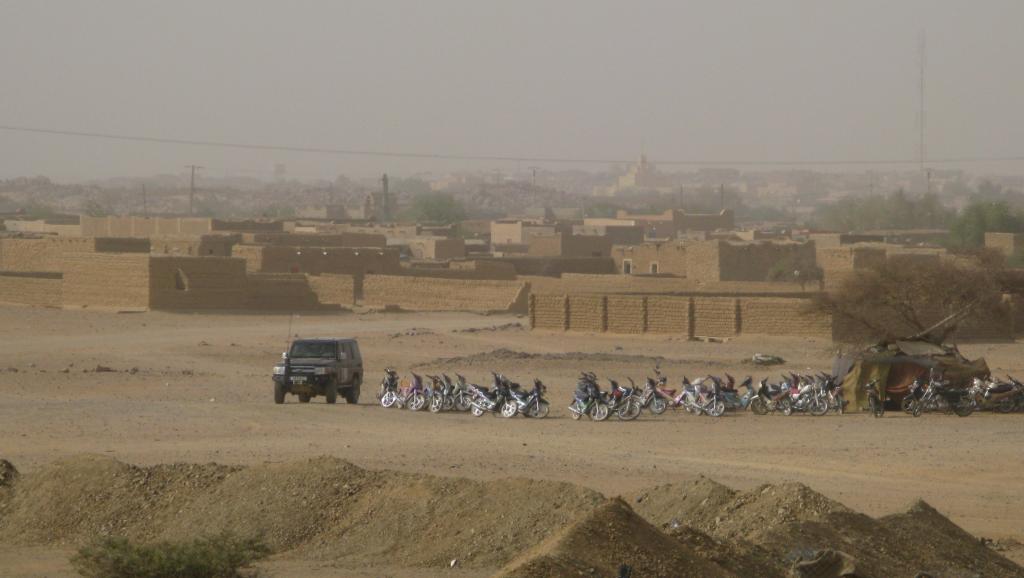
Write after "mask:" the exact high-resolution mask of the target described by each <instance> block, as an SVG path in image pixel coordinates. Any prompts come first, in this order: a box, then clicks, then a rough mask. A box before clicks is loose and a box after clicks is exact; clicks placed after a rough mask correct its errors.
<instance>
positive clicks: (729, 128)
mask: <svg viewBox="0 0 1024 578" xmlns="http://www.w3.org/2000/svg"><path fill="white" fill-rule="evenodd" d="M922 29H926V30H927V39H928V73H927V74H928V76H927V87H928V91H927V109H928V151H929V156H931V157H935V158H938V157H963V156H970V157H976V156H982V157H989V156H1021V155H1024V122H1022V121H1024V112H1022V111H1024V67H1022V66H1021V62H1022V60H1024V2H1022V1H1020V0H1006V1H996V0H976V1H967V0H955V1H938V0H934V1H927V0H921V1H909V0H900V1H895V2H894V1H891V0H885V1H881V0H880V1H865V0H857V1H853V0H851V1H845V2H843V1H838V0H835V1H821V0H814V1H781V0H772V1H754V0H750V1H738V0H736V1H728V0H709V1H702V2H694V1H686V2H684V1H681V0H676V1H670V2H643V1H625V0H622V1H619V2H604V1H595V0H585V1H583V0H581V1H571V2H570V1H557V0H547V1H524V0H516V1H508V2H490V1H486V0H472V1H470V0H467V1H447V0H430V1H405V2H397V1H393V2H389V1H385V0H375V1H366V2H362V1H333V2H328V1H322V2H313V1H305V2H303V1H290V2H283V1H281V2H266V1H255V0H247V1H215V2H210V1H205V2H198V1H188V2H186V1H180V0H179V1H175V2H170V1H167V2H152V1H141V0H130V1H111V0H94V1H91V2H78V1H72V0H67V1H61V2H58V1H44V0H30V1H29V0H26V1H10V0H0V125H19V126H30V127H41V128H51V129H60V130H72V131H89V132H106V133H123V134H138V135H146V136H157V137H169V138H177V139H193V140H212V141H231V142H247V143H257V144H271V145H295V146H308V147H329V148H345V149H371V150H381V151H415V152H425V153H431V152H438V153H446V154H447V153H454V154H473V155H502V156H530V157H571V158H599V159H605V158H608V159H629V158H633V157H635V156H637V155H638V153H639V151H640V148H641V143H643V145H644V146H645V148H646V151H647V153H648V156H649V157H651V159H652V160H654V161H658V160H729V159H739V160H790V159H800V160H806V159H854V160H856V159H878V158H885V159H907V158H916V156H917V130H916V126H917V106H918V97H917V94H918V64H917V43H918V36H919V33H920V31H921V30H922ZM193 162H194V163H197V164H202V165H206V166H209V167H212V168H211V170H213V171H215V172H220V173H223V172H224V171H229V172H232V173H239V172H242V173H244V172H245V171H253V174H260V173H269V171H271V170H272V168H273V165H274V163H275V162H283V163H286V164H287V167H288V170H289V172H290V173H291V174H293V175H296V176H327V175H335V174H338V173H342V172H344V173H348V174H351V175H369V174H373V173H377V172H379V171H381V170H385V169H387V170H390V171H392V172H394V173H399V174H402V173H404V174H409V173H412V172H414V171H417V170H431V171H434V172H444V171H448V170H457V169H478V168H483V169H489V168H495V167H500V168H502V169H504V170H510V169H515V168H516V163H499V162H462V161H443V162H430V161H423V160H402V159H373V158H358V157H338V156H330V155H316V154H297V153H286V152H267V151H255V152H254V151H238V150H223V149H217V148H210V147H186V146H177V145H157V144H143V143H118V142H110V141H103V140H94V139H85V138H73V137H57V136H46V135H39V134H24V133H17V132H8V131H0V176H2V177H10V176H17V175H34V174H47V175H51V176H54V177H57V178H62V179H72V178H91V177H103V176H115V175H129V176H134V175H145V174H154V173H159V172H178V171H180V170H181V168H180V167H181V166H182V165H184V164H187V163H193ZM522 164H523V165H524V166H525V165H527V164H541V165H543V163H522ZM1022 165H1024V163H1016V165H1014V164H1010V163H1003V164H991V165H986V166H984V170H991V171H992V172H1011V171H1013V172H1020V171H1021V170H1022ZM550 166H552V167H553V168H554V167H556V166H557V165H550ZM593 168H595V169H599V168H601V167H600V166H594V167H593ZM854 170H859V169H858V168H857V167H854Z"/></svg>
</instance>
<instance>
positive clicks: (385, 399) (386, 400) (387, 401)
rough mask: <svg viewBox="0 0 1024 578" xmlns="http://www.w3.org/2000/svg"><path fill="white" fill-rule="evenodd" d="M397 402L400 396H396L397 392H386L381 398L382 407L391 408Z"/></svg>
mask: <svg viewBox="0 0 1024 578" xmlns="http://www.w3.org/2000/svg"><path fill="white" fill-rule="evenodd" d="M397 401H398V396H396V395H395V392H393V391H386V392H384V395H383V396H381V398H380V405H381V407H391V406H393V405H395V402H397Z"/></svg>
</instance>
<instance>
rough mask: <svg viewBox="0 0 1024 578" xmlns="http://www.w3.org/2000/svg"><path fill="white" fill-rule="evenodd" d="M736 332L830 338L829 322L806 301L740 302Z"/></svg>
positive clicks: (767, 299) (756, 300)
mask: <svg viewBox="0 0 1024 578" xmlns="http://www.w3.org/2000/svg"><path fill="white" fill-rule="evenodd" d="M739 302H740V325H741V326H740V332H741V333H756V334H762V335H813V336H823V335H831V333H832V322H831V319H830V318H829V317H828V316H827V315H824V314H822V313H819V312H815V311H814V310H813V306H812V302H811V300H809V299H777V298H771V297H754V298H744V299H740V300H739Z"/></svg>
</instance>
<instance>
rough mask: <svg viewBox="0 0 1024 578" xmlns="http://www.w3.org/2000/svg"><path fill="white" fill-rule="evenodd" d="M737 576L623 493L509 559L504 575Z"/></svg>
mask: <svg viewBox="0 0 1024 578" xmlns="http://www.w3.org/2000/svg"><path fill="white" fill-rule="evenodd" d="M622 564H627V565H629V566H631V567H632V568H633V575H634V576H644V577H645V578H657V577H664V578H686V577H689V576H693V577H712V578H713V577H727V576H737V574H734V573H732V572H730V571H728V570H726V569H724V568H722V567H721V566H718V565H717V564H715V563H714V562H711V561H709V560H708V559H706V558H704V557H702V556H700V555H698V554H696V553H695V552H693V551H692V550H691V549H690V548H689V547H688V546H686V545H685V544H683V543H682V542H679V541H677V540H674V539H673V538H671V537H669V536H667V535H665V534H664V533H662V532H660V531H658V529H657V528H655V527H654V526H652V525H651V524H650V523H648V522H646V521H645V520H644V519H643V518H641V517H640V516H638V515H637V514H635V513H634V512H633V511H632V510H630V509H629V506H627V505H626V503H625V502H623V501H622V500H620V499H612V500H609V501H608V502H607V503H605V504H604V505H602V506H601V507H599V508H597V509H596V510H595V511H593V512H591V513H590V514H588V515H586V516H584V517H583V518H582V519H580V520H578V521H576V522H575V523H573V524H572V525H570V526H569V527H568V528H566V529H564V530H563V531H561V532H558V533H557V534H555V535H554V536H552V537H551V538H549V539H548V540H546V541H545V542H544V543H543V544H541V545H539V546H538V547H537V548H535V549H534V550H533V551H531V552H528V553H527V554H525V555H524V556H523V557H522V558H520V559H519V560H517V561H515V562H513V563H512V564H510V565H509V566H508V567H507V568H506V569H505V570H503V571H502V572H500V573H499V574H498V576H500V577H501V578H547V577H551V578H556V577H558V578H560V577H563V576H594V577H609V578H612V577H615V576H618V569H619V567H620V565H622Z"/></svg>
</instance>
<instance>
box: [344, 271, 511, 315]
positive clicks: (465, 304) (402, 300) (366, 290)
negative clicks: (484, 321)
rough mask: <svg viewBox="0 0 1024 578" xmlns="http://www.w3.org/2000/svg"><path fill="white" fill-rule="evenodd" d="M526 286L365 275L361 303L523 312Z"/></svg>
mask: <svg viewBox="0 0 1024 578" xmlns="http://www.w3.org/2000/svg"><path fill="white" fill-rule="evenodd" d="M528 294H529V284H528V283H522V282H520V281H480V280H468V279H439V278H433V277H413V276H405V275H367V276H366V277H364V279H363V297H362V302H363V304H365V305H368V306H371V307H386V306H388V305H392V306H398V307H401V308H402V309H408V310H411V311H476V312H487V311H507V310H515V311H518V312H522V313H525V312H526V305H527V303H526V299H527V297H526V295H528Z"/></svg>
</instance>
